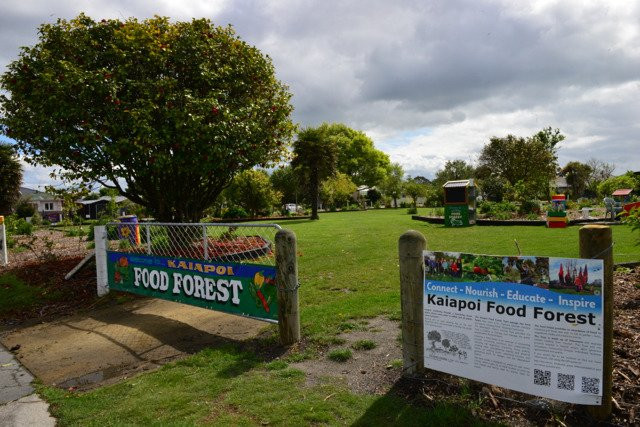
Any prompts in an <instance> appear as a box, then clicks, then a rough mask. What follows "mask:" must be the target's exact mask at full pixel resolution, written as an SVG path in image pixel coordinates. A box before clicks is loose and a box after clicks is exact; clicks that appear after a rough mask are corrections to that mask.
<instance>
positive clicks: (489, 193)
mask: <svg viewBox="0 0 640 427" xmlns="http://www.w3.org/2000/svg"><path fill="white" fill-rule="evenodd" d="M479 185H480V189H481V191H482V194H483V195H484V197H485V198H486V199H487V200H490V201H492V202H501V201H502V199H503V198H504V194H505V192H506V188H507V185H508V182H507V180H505V179H504V178H501V177H499V176H494V175H491V176H488V177H487V178H485V179H483V180H481V181H480V182H479Z"/></svg>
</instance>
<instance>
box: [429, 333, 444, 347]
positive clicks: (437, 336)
mask: <svg viewBox="0 0 640 427" xmlns="http://www.w3.org/2000/svg"><path fill="white" fill-rule="evenodd" d="M427 339H428V340H429V341H431V348H432V349H434V350H435V348H436V343H437V342H440V340H441V339H442V335H440V332H438V331H435V330H433V331H429V333H428V334H427Z"/></svg>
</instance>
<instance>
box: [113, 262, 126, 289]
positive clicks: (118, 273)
mask: <svg viewBox="0 0 640 427" xmlns="http://www.w3.org/2000/svg"><path fill="white" fill-rule="evenodd" d="M114 266H115V268H114V273H113V280H114V281H115V283H122V282H123V281H125V280H126V279H127V278H128V277H129V260H128V259H127V257H124V256H123V257H120V259H118V261H116V262H115V263H114Z"/></svg>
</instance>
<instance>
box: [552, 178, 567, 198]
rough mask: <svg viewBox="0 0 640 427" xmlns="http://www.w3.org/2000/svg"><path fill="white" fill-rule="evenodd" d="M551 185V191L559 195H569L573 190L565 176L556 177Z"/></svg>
mask: <svg viewBox="0 0 640 427" xmlns="http://www.w3.org/2000/svg"><path fill="white" fill-rule="evenodd" d="M549 184H550V187H551V190H552V191H555V192H556V193H557V194H567V193H569V191H570V190H571V186H570V185H569V184H567V178H565V177H564V176H556V177H555V179H552V180H551V182H550V183H549Z"/></svg>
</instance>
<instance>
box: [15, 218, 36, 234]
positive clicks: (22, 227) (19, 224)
mask: <svg viewBox="0 0 640 427" xmlns="http://www.w3.org/2000/svg"><path fill="white" fill-rule="evenodd" d="M32 233H33V225H31V224H29V223H28V222H27V221H25V220H24V219H22V218H20V219H18V220H17V221H16V224H15V231H14V234H18V235H23V236H31V234H32Z"/></svg>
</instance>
